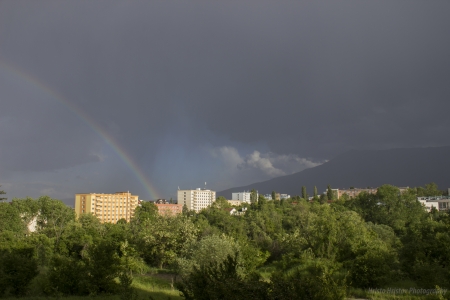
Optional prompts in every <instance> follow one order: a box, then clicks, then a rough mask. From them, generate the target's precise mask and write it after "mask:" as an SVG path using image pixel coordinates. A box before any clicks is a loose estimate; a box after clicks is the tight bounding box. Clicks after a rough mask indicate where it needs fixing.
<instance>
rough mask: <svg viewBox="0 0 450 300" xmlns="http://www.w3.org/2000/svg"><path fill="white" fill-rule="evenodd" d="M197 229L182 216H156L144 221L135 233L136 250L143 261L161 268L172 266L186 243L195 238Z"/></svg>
mask: <svg viewBox="0 0 450 300" xmlns="http://www.w3.org/2000/svg"><path fill="white" fill-rule="evenodd" d="M197 233H198V229H197V228H196V227H195V225H194V224H193V223H192V221H191V220H190V219H188V218H187V217H185V216H183V215H178V216H176V217H166V216H157V217H156V218H155V219H148V220H145V221H144V223H143V224H142V225H141V226H140V230H139V231H138V233H137V244H138V249H139V251H140V252H141V253H142V256H143V258H144V260H145V261H146V262H147V263H149V264H152V265H154V266H157V267H159V268H162V267H163V266H164V265H170V264H172V263H173V262H174V261H175V259H176V258H177V256H178V255H180V254H181V253H182V251H183V249H184V248H185V245H186V244H187V243H191V242H192V241H194V240H195V239H196V237H197Z"/></svg>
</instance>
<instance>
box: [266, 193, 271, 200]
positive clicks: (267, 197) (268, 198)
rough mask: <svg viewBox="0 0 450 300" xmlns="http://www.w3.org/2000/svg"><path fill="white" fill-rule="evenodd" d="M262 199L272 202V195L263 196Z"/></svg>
mask: <svg viewBox="0 0 450 300" xmlns="http://www.w3.org/2000/svg"><path fill="white" fill-rule="evenodd" d="M264 198H266V199H267V200H272V194H265V195H264Z"/></svg>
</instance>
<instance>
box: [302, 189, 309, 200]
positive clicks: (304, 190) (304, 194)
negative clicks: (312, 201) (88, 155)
mask: <svg viewBox="0 0 450 300" xmlns="http://www.w3.org/2000/svg"><path fill="white" fill-rule="evenodd" d="M302 198H303V199H305V200H308V194H307V193H306V186H302Z"/></svg>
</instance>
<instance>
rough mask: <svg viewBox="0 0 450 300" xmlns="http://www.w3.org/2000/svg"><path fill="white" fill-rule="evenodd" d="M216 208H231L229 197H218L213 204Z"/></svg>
mask: <svg viewBox="0 0 450 300" xmlns="http://www.w3.org/2000/svg"><path fill="white" fill-rule="evenodd" d="M212 206H213V207H214V208H219V209H221V208H229V207H231V205H230V203H229V202H228V201H227V199H226V198H225V197H223V196H219V197H217V199H216V201H214V203H213V205H212Z"/></svg>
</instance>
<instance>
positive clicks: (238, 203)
mask: <svg viewBox="0 0 450 300" xmlns="http://www.w3.org/2000/svg"><path fill="white" fill-rule="evenodd" d="M227 201H228V203H229V204H230V205H233V206H239V205H242V203H243V202H242V201H239V200H227Z"/></svg>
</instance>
